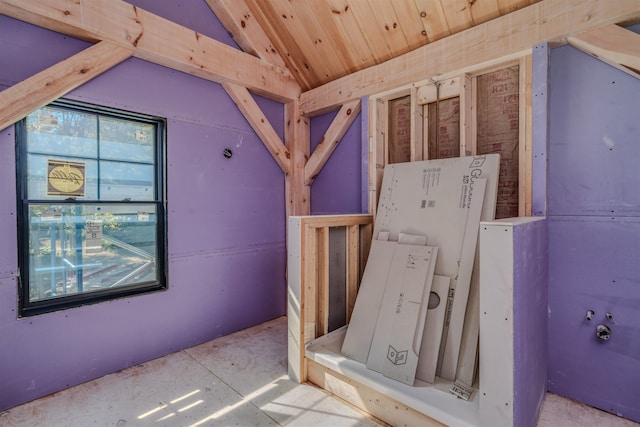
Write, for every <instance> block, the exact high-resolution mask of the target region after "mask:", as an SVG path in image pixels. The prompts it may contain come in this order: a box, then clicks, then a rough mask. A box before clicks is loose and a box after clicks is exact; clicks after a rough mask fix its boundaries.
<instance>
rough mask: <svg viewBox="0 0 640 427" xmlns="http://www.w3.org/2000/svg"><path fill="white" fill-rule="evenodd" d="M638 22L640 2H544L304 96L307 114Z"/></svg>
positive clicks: (304, 106)
mask: <svg viewBox="0 0 640 427" xmlns="http://www.w3.org/2000/svg"><path fill="white" fill-rule="evenodd" d="M638 20H640V0H617V1H615V2H606V4H605V2H593V1H590V0H543V1H541V2H539V3H536V4H533V5H531V6H529V7H526V8H523V9H519V10H517V11H515V12H512V13H510V14H509V15H507V16H501V17H499V18H496V19H493V20H491V21H489V22H486V23H483V24H480V25H477V26H475V27H472V28H469V29H467V30H465V31H463V32H461V33H457V34H453V35H451V36H449V37H446V38H445V39H441V40H438V41H436V42H432V43H429V44H428V45H426V46H423V47H421V48H418V49H416V50H414V51H412V52H409V53H406V54H404V55H402V56H400V57H398V58H395V59H392V60H390V61H387V62H385V63H383V64H379V65H376V66H373V67H369V68H367V69H364V70H361V71H357V72H355V73H352V74H350V75H348V76H346V77H342V78H340V79H338V80H335V81H333V82H330V83H327V84H324V85H322V86H320V87H317V88H315V89H312V90H310V91H307V92H304V93H302V94H301V97H300V107H301V108H302V111H303V114H304V115H310V116H313V115H316V114H320V113H322V112H326V111H330V110H331V109H332V108H334V107H335V106H336V105H341V104H343V103H344V102H346V101H348V100H351V99H356V98H360V97H362V96H369V95H372V94H375V93H380V92H384V91H386V90H391V89H394V88H398V87H401V86H404V85H407V84H411V83H414V82H417V81H421V80H425V79H427V78H429V77H437V76H440V75H443V74H446V73H450V72H453V71H459V72H465V71H466V70H469V69H472V68H473V67H478V66H480V65H482V64H490V63H494V62H496V61H502V60H508V59H514V58H518V57H520V56H522V55H524V54H526V53H527V52H528V51H530V50H531V48H532V47H533V46H534V45H536V44H538V43H541V42H545V41H557V42H562V41H563V40H565V39H566V37H568V36H570V35H572V34H575V33H577V32H581V31H586V30H589V29H593V28H597V27H600V26H603V25H609V24H614V23H618V22H632V21H635V22H637V21H638Z"/></svg>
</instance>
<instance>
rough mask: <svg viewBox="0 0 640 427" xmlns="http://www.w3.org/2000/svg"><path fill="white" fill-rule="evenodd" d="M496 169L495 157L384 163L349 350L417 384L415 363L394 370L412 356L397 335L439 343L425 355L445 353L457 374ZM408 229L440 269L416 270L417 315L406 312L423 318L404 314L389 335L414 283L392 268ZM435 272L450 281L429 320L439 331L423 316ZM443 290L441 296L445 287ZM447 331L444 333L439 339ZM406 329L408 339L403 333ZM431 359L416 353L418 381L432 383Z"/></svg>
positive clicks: (449, 374) (446, 372) (416, 342)
mask: <svg viewBox="0 0 640 427" xmlns="http://www.w3.org/2000/svg"><path fill="white" fill-rule="evenodd" d="M498 172H499V156H498V155H487V156H477V157H463V158H454V159H441V160H431V161H423V162H413V163H401V164H392V165H388V166H387V167H386V168H385V173H384V178H383V182H382V188H381V194H380V202H379V207H378V211H377V217H376V221H375V225H374V232H373V239H374V241H373V242H372V248H371V255H370V258H369V262H368V263H367V266H366V268H365V273H364V276H363V279H362V283H361V287H360V291H359V293H358V299H357V300H356V305H355V307H354V311H353V315H352V318H351V321H350V324H349V327H348V329H347V332H346V335H345V340H344V343H343V346H342V353H343V354H344V355H346V356H348V357H350V358H353V359H355V360H358V361H360V362H362V363H366V364H367V366H368V367H370V368H372V369H374V370H376V371H378V372H381V373H383V374H385V375H388V376H390V377H391V378H394V376H395V377H397V378H396V379H399V380H401V381H403V382H406V383H412V382H413V378H408V377H407V372H411V370H413V369H414V367H413V365H411V366H403V367H402V369H397V366H398V365H399V362H404V361H408V359H406V360H405V359H404V357H406V356H408V355H409V352H407V353H399V352H398V351H404V350H400V349H399V348H397V347H396V345H398V344H397V341H398V339H403V340H404V343H405V344H406V343H407V342H409V343H410V344H411V345H410V346H409V348H412V349H413V352H414V353H415V354H416V355H417V354H418V353H422V352H425V349H424V347H423V346H422V345H421V343H422V342H425V343H427V342H428V343H435V342H442V345H441V347H442V348H441V349H440V351H436V350H435V349H433V348H431V349H428V350H426V353H425V354H428V355H429V356H428V358H429V359H433V357H434V356H433V355H434V353H435V354H440V365H441V371H442V372H441V375H442V376H443V377H444V378H447V379H450V380H454V379H455V373H456V367H457V365H458V352H459V350H460V343H461V339H462V326H463V323H464V318H465V310H466V306H467V297H468V293H469V285H470V281H471V273H472V271H473V265H474V259H475V250H476V243H477V236H478V226H479V221H480V217H481V216H483V217H485V216H487V217H491V216H492V215H493V211H494V210H495V203H496V193H497V182H498ZM407 235H408V236H419V237H420V236H423V239H422V242H421V241H420V240H421V239H420V238H419V237H418V238H415V237H414V238H412V239H410V243H413V244H414V246H415V247H420V246H419V245H420V244H424V242H425V241H426V244H427V245H428V246H422V248H429V247H430V248H431V249H429V250H430V251H431V252H432V258H435V268H434V269H433V270H431V271H429V270H428V269H427V271H428V273H427V274H426V275H425V274H423V273H421V274H420V275H415V274H414V277H413V278H412V281H411V283H412V284H411V290H412V292H413V294H412V295H413V297H414V298H416V295H420V298H419V300H420V304H419V308H418V310H417V311H415V313H414V314H411V315H408V314H407V313H405V315H406V319H413V320H415V322H417V323H418V324H417V325H412V327H406V324H407V323H408V322H409V321H408V320H406V319H405V320H403V322H405V323H403V325H404V326H403V328H402V329H403V330H397V329H395V330H394V332H393V333H391V334H390V333H389V331H390V330H393V322H394V320H397V318H401V317H402V316H400V317H398V316H396V315H398V314H400V313H399V312H400V311H402V310H400V306H401V304H400V302H401V300H403V298H405V297H406V295H405V292H404V291H403V290H404V289H409V288H408V286H409V285H408V283H407V282H406V281H405V280H404V279H405V278H406V275H405V273H406V271H407V269H406V268H405V269H404V270H403V269H402V268H401V267H402V266H401V265H397V266H396V268H395V269H392V264H393V255H394V253H395V251H396V249H397V248H398V247H401V246H405V243H400V241H404V240H403V239H404V238H405V237H404V236H407ZM407 246H412V245H407ZM436 248H437V250H436ZM415 250H418V249H415ZM421 250H422V251H426V250H427V249H421ZM396 262H399V261H396ZM405 267H406V266H405ZM414 273H415V271H414ZM434 274H436V275H438V276H442V277H443V279H440V280H441V282H440V283H442V281H444V282H446V283H447V285H448V287H447V291H446V292H444V293H445V294H446V298H443V297H444V295H440V297H441V299H443V300H444V299H446V300H447V303H448V304H447V306H446V307H445V308H444V314H445V318H444V320H443V321H441V322H436V321H434V322H432V323H434V324H435V325H438V326H437V327H436V329H439V330H437V331H434V330H433V326H430V327H429V328H426V327H425V326H424V319H425V316H426V318H427V322H429V317H428V315H427V313H428V309H427V306H428V301H429V297H430V296H431V286H432V281H433V275H434ZM439 289H440V290H439V292H440V293H441V294H442V293H443V289H442V288H439ZM385 295H388V298H386V299H385ZM436 295H438V294H436ZM416 305H418V304H416ZM414 308H415V307H414ZM396 312H398V313H396ZM434 316H435V311H434ZM475 321H477V320H475ZM420 322H422V323H420ZM377 330H378V332H377V333H376V331H377ZM380 330H381V331H382V332H380ZM420 330H422V331H423V333H422V337H418V338H416V337H415V336H414V335H415V333H416V332H419V331H420ZM443 331H444V332H445V335H442V338H440V334H442V333H443ZM401 333H402V334H403V335H404V338H398V336H399V335H401ZM376 334H377V335H378V336H377V337H376ZM391 336H393V340H392V339H391ZM392 341H393V342H394V343H396V345H392ZM372 343H373V345H372ZM432 345H433V344H432ZM405 347H406V346H405ZM370 350H371V351H372V352H370ZM369 359H371V360H369ZM403 364H404V363H403ZM431 364H432V361H431V360H430V361H429V362H428V363H424V362H423V363H420V361H419V359H418V361H417V369H418V374H417V377H418V378H419V379H422V380H427V381H428V380H429V379H431V381H433V373H432V367H431ZM423 370H424V372H423ZM392 371H393V373H391V372H392ZM398 372H401V373H398Z"/></svg>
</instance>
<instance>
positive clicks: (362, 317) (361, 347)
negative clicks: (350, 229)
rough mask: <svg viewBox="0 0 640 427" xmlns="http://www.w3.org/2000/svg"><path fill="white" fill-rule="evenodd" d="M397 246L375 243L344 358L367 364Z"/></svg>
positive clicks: (354, 312) (358, 298)
mask: <svg viewBox="0 0 640 427" xmlns="http://www.w3.org/2000/svg"><path fill="white" fill-rule="evenodd" d="M396 245H397V243H396V242H389V241H380V240H373V241H372V242H371V250H370V251H369V259H368V261H367V265H366V266H365V269H364V273H363V275H362V281H361V284H360V289H359V290H358V297H357V298H356V303H355V306H354V307H353V313H352V314H351V320H350V321H349V327H348V328H347V332H346V335H345V339H344V343H343V344H342V354H344V355H345V356H347V357H349V358H351V359H353V360H357V361H358V362H361V363H367V358H368V357H369V349H370V348H371V342H372V341H373V334H374V332H375V326H376V320H377V318H378V312H379V311H380V304H381V303H382V296H383V295H384V290H385V285H386V283H387V276H388V275H389V271H390V269H391V261H392V259H393V253H394V251H395V247H396Z"/></svg>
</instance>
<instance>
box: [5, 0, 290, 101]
mask: <svg viewBox="0 0 640 427" xmlns="http://www.w3.org/2000/svg"><path fill="white" fill-rule="evenodd" d="M0 13H2V14H4V15H7V16H10V17H13V18H16V19H20V20H23V21H26V22H29V23H31V24H35V25H39V26H42V27H45V28H48V29H50V30H53V31H58V32H61V33H64V34H67V35H71V36H73V37H78V38H81V39H85V40H92V41H97V40H106V41H110V42H112V43H114V44H117V45H120V46H123V47H127V48H133V49H134V50H135V53H134V55H135V56H136V57H138V58H142V59H145V60H147V61H150V62H154V63H156V64H160V65H164V66H166V67H169V68H173V69H175V70H179V71H183V72H185V73H189V74H192V75H195V76H198V77H201V78H204V79H207V80H212V81H215V82H218V83H222V82H226V81H231V82H234V83H237V84H241V85H243V86H246V87H248V88H250V89H251V90H252V91H254V92H256V93H258V94H260V95H264V96H265V97H268V98H271V99H275V100H278V101H287V100H291V99H295V98H296V97H297V95H298V94H299V93H300V87H299V85H298V84H297V83H296V81H295V79H294V78H293V76H292V75H291V73H290V72H289V70H287V69H285V68H281V67H277V66H275V65H272V64H269V63H267V62H266V61H263V60H261V59H259V58H256V57H254V56H252V55H249V54H246V53H243V52H241V51H239V50H237V49H234V48H232V47H231V46H227V45H225V44H223V43H220V42H218V41H216V40H214V39H212V38H209V37H206V36H204V35H202V34H199V33H197V32H195V31H193V30H190V29H188V28H186V27H183V26H181V25H178V24H176V23H174V22H171V21H169V20H167V19H164V18H161V17H159V16H157V15H154V14H152V13H149V12H147V11H145V10H143V9H140V8H138V7H135V6H133V5H131V4H129V3H126V2H124V1H121V0H74V1H66V0H39V1H37V2H36V1H23V0H0Z"/></svg>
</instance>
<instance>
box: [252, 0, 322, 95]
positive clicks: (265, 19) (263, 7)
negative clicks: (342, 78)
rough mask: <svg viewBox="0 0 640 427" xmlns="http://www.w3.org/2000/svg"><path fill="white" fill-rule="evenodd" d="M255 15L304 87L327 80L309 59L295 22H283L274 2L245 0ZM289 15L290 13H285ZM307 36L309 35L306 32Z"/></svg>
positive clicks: (313, 85)
mask: <svg viewBox="0 0 640 427" xmlns="http://www.w3.org/2000/svg"><path fill="white" fill-rule="evenodd" d="M245 1H246V2H247V5H248V6H249V8H250V9H251V10H252V11H253V13H254V15H255V16H256V17H257V18H258V19H259V22H260V25H261V26H262V28H263V29H264V30H265V32H266V33H267V35H268V36H269V37H270V38H271V41H272V42H273V43H274V44H275V47H276V50H278V51H279V52H280V56H282V58H283V59H284V62H285V63H286V64H287V66H288V68H289V70H291V72H292V73H293V75H294V77H295V78H296V80H297V81H298V83H299V84H300V85H301V86H302V87H303V89H306V88H309V87H315V86H317V84H318V82H321V81H325V80H323V78H322V73H321V72H319V71H318V69H317V68H315V67H312V65H311V64H310V63H309V61H308V60H307V55H309V52H310V51H307V52H305V51H304V49H303V46H302V45H301V44H300V43H299V40H298V38H297V37H296V33H295V32H293V31H294V29H295V28H296V27H294V25H292V24H293V23H294V22H293V20H291V22H289V23H287V24H288V25H283V24H282V20H283V18H282V14H281V13H278V11H277V10H276V9H274V7H275V6H274V3H272V2H264V1H261V0H245ZM285 16H286V17H288V16H289V15H288V14H285ZM305 37H307V35H306V34H305Z"/></svg>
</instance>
